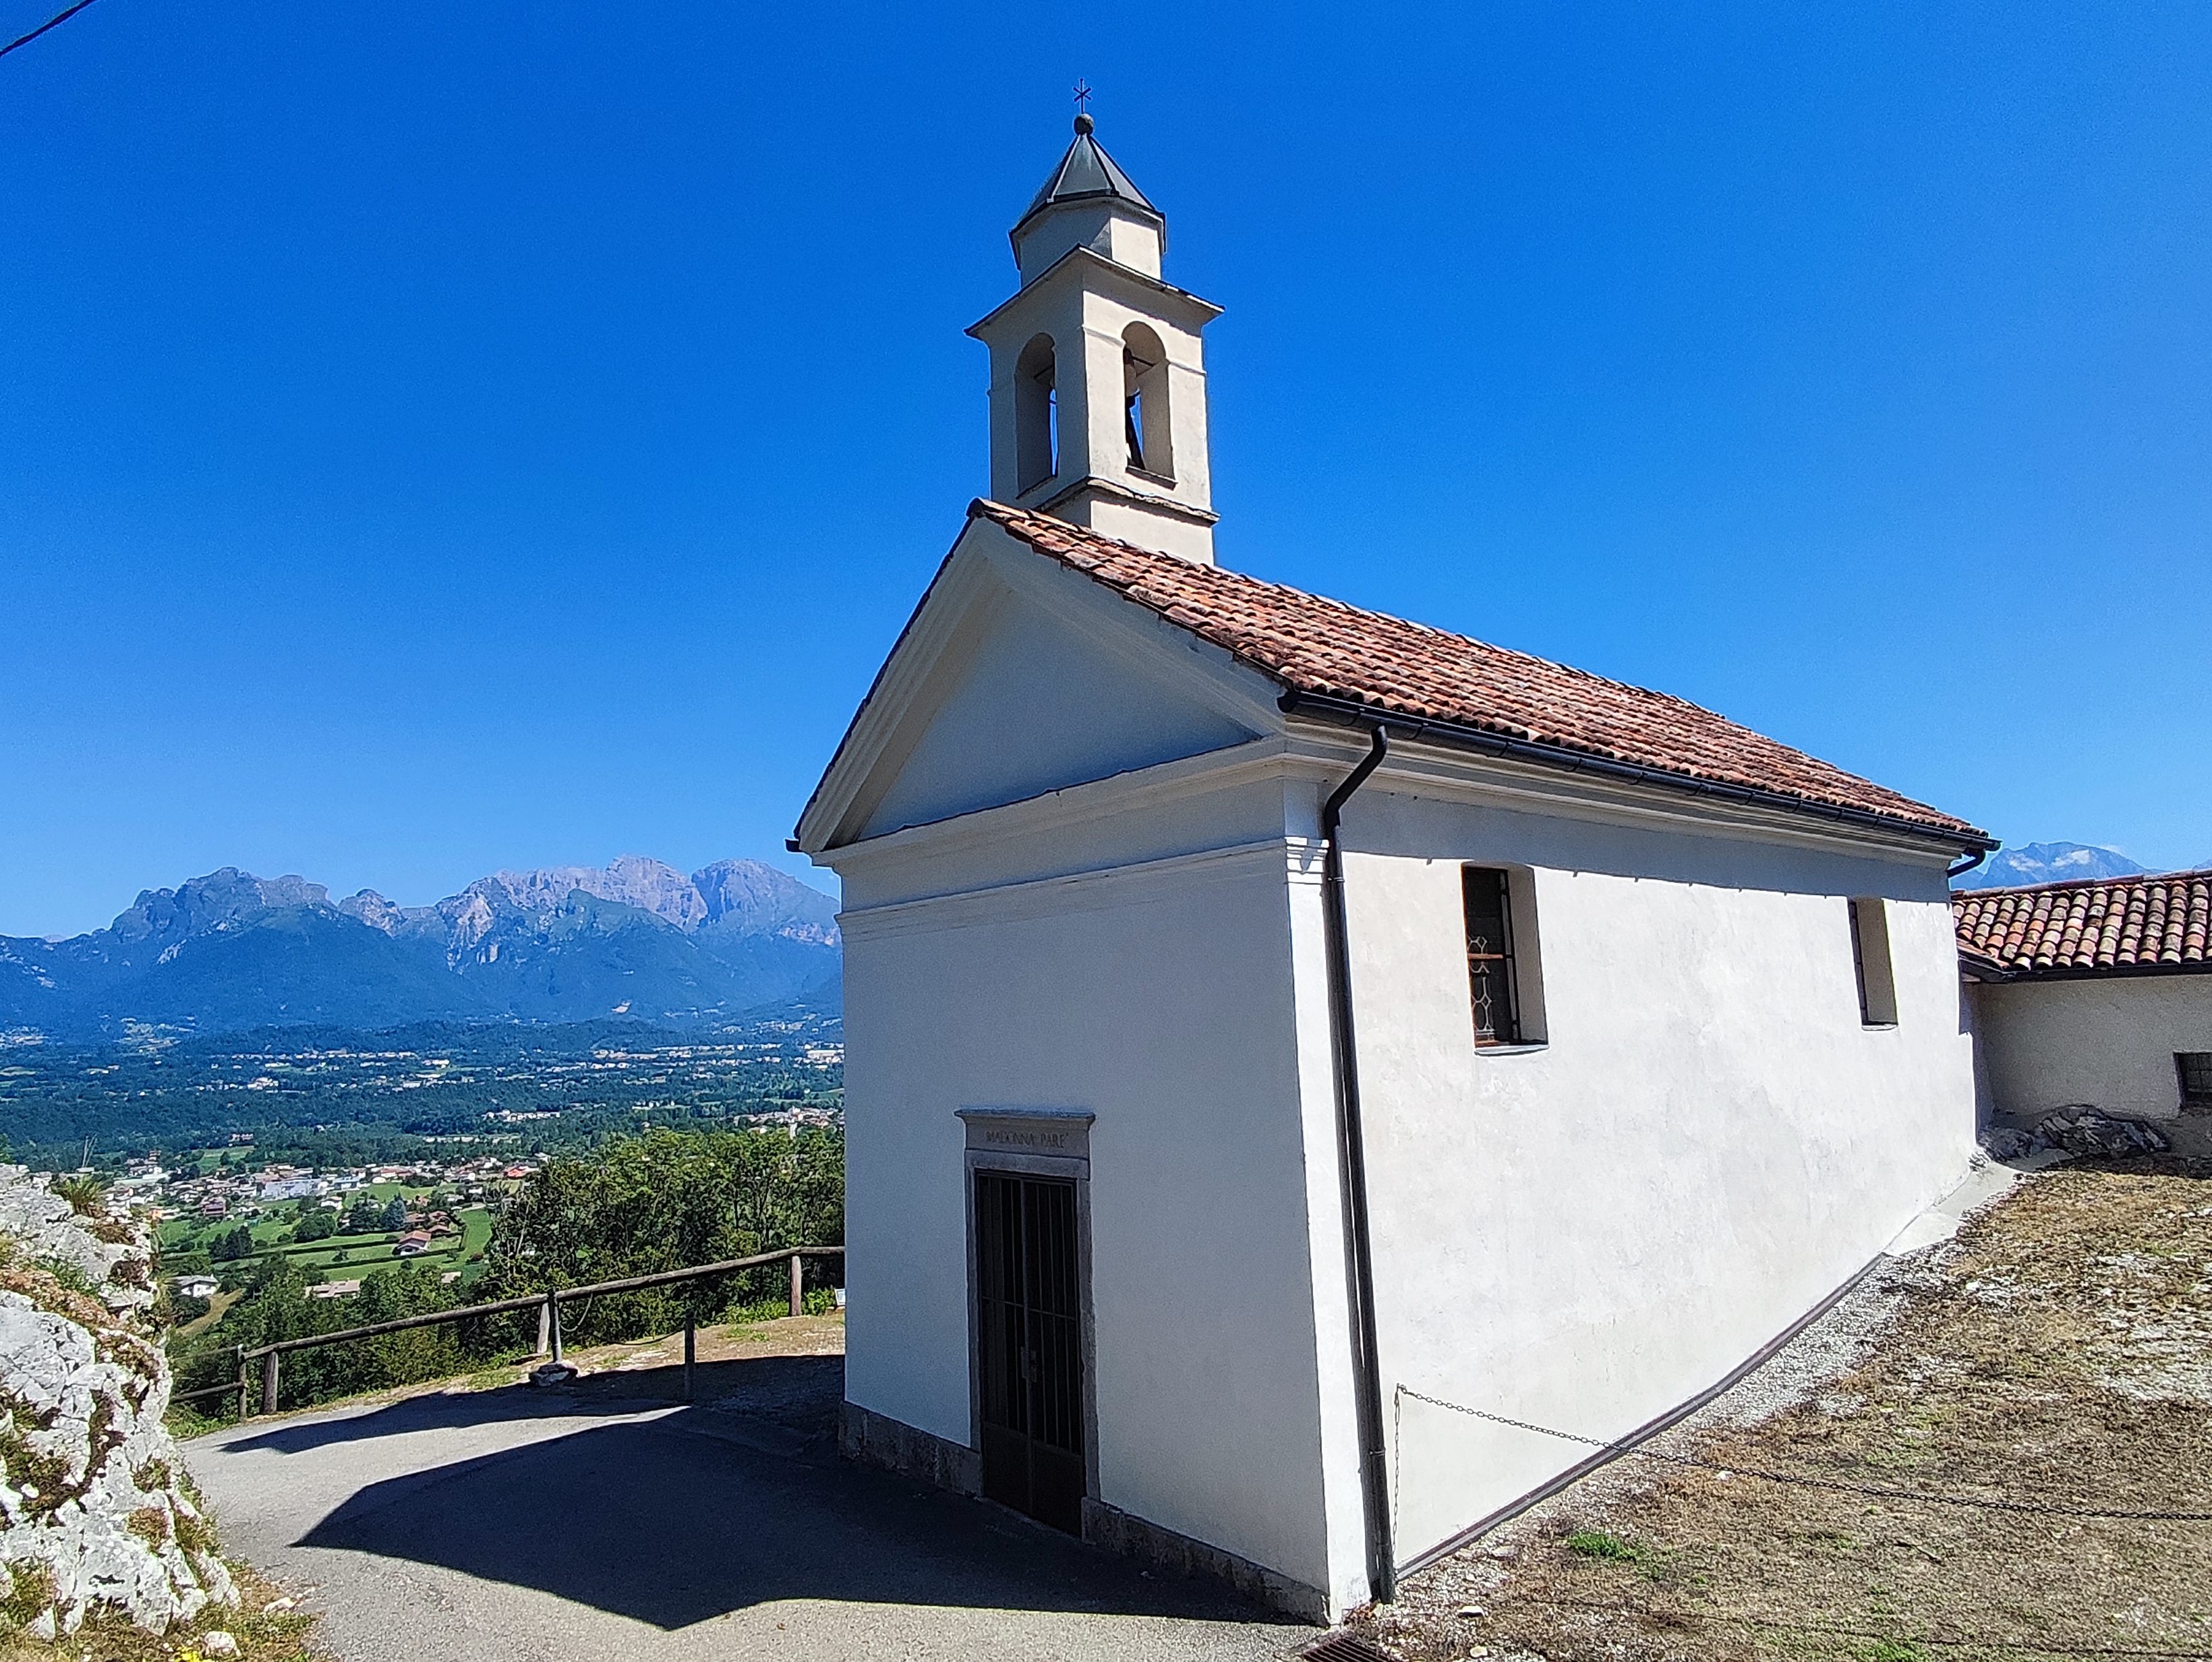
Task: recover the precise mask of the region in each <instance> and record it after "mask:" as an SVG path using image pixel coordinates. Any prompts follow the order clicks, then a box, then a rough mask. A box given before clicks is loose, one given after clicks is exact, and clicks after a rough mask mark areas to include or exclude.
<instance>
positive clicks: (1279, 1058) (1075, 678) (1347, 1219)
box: [793, 118, 1993, 1620]
mask: <svg viewBox="0 0 2212 1662" xmlns="http://www.w3.org/2000/svg"><path fill="white" fill-rule="evenodd" d="M1012 240H1013V252H1014V263H1015V265H1016V268H1017V271H1018V279H1019V280H1018V286H1017V288H1016V289H1015V292H1014V294H1013V295H1012V297H1011V298H1010V299H1008V300H1007V301H1006V302H1005V303H1004V304H1003V305H1001V306H1000V307H998V309H997V310H995V311H994V312H992V313H991V314H989V315H988V316H987V317H986V318H984V319H983V320H981V322H979V323H977V324H976V325H975V326H974V327H973V328H972V329H971V330H970V331H969V332H970V333H971V334H972V335H974V336H975V338H977V339H979V340H981V342H982V343H983V344H984V345H985V346H986V347H987V349H988V351H989V354H990V429H991V432H990V482H991V483H990V496H989V497H988V498H987V499H984V500H979V501H977V502H973V503H971V504H970V505H969V509H968V516H967V521H966V524H965V526H964V527H963V529H962V530H961V532H960V534H959V536H958V538H957V539H956V540H955V542H954V543H953V545H952V549H951V553H950V554H949V555H948V556H947V557H946V558H945V563H944V565H943V566H942V568H941V569H939V572H938V574H937V575H936V577H935V579H934V580H933V581H932V583H931V584H930V586H929V589H928V592H927V594H924V595H923V596H922V599H921V604H920V605H919V606H917V608H916V609H915V613H914V616H913V618H912V619H911V621H910V622H909V623H908V625H907V627H906V630H905V632H904V633H903V634H902V636H900V638H899V640H898V642H897V644H896V647H895V648H893V650H892V652H891V655H890V660H889V661H887V662H886V663H885V664H884V667H883V669H882V671H881V673H879V674H878V678H877V679H876V683H875V685H874V686H873V687H872V690H871V691H870V692H869V694H868V696H867V698H866V702H865V703H863V704H862V705H861V707H860V711H859V713H858V714H857V715H855V716H854V719H853V722H852V726H851V728H850V729H849V731H848V733H847V734H846V736H845V738H844V740H843V742H842V744H841V746H839V748H838V750H837V752H836V757H835V758H833V759H832V760H831V762H830V764H829V769H828V771H827V772H826V773H825V774H824V775H823V779H822V782H821V783H820V785H819V786H818V787H817V789H816V792H815V794H814V796H813V798H812V800H811V801H810V802H809V803H808V804H807V807H806V809H805V814H804V817H803V818H802V819H801V820H800V822H799V828H798V832H797V835H796V837H794V839H793V846H794V847H795V848H798V849H803V850H804V851H805V853H807V854H808V855H811V857H812V858H813V859H814V860H815V861H817V862H819V863H820V864H823V865H825V866H828V867H830V868H834V869H835V870H836V873H837V874H838V876H839V878H840V879H841V880H842V885H843V893H844V910H843V915H842V927H843V930H844V934H845V942H846V947H845V953H846V957H845V999H846V1015H845V1021H846V1038H847V1047H848V1064H847V1076H846V1077H847V1106H846V1123H847V1136H848V1168H847V1171H848V1271H847V1274H848V1288H849V1292H850V1300H851V1302H850V1313H849V1324H848V1361H847V1373H846V1395H847V1398H848V1403H847V1408H846V1425H845V1441H846V1446H847V1448H848V1452H852V1453H854V1454H855V1455H856V1456H859V1457H860V1458H868V1459H872V1460H877V1461H880V1462H883V1463H884V1464H890V1465H893V1466H896V1467H897V1468H899V1469H901V1470H905V1471H908V1472H911V1473H915V1474H918V1475H921V1476H927V1477H929V1478H931V1479H933V1480H934V1481H936V1482H941V1483H944V1484H946V1485H949V1486H951V1487H953V1488H958V1489H961V1490H963V1491H966V1492H969V1493H972V1494H976V1495H981V1496H982V1497H984V1498H985V1499H987V1500H988V1501H994V1502H997V1503H1000V1504H1003V1505H1005V1506H1007V1507H1013V1508H1016V1509H1018V1510H1019V1511H1021V1512H1024V1513H1028V1514H1029V1515H1030V1516H1031V1517H1033V1518H1035V1519H1038V1520H1040V1521H1041V1522H1042V1523H1043V1524H1046V1525H1050V1526H1053V1527H1055V1528H1059V1529H1063V1530H1066V1531H1071V1532H1073V1533H1076V1534H1079V1535H1082V1536H1084V1537H1086V1538H1089V1539H1091V1540H1094V1541H1097V1542H1100V1543H1103V1544H1106V1545H1109V1546H1111V1547H1114V1548H1117V1549H1121V1550H1126V1551H1132V1552H1137V1553H1141V1554H1146V1555H1152V1556H1155V1557H1158V1558H1160V1559H1163V1560H1165V1561H1168V1562H1173V1563H1176V1564H1178V1565H1181V1566H1183V1567H1186V1568H1195V1569H1200V1570H1203V1571H1208V1572H1211V1573H1214V1574H1221V1575H1224V1576H1226V1577H1228V1578H1230V1579H1231V1580H1234V1581H1236V1582H1237V1583H1238V1584H1239V1585H1241V1586H1244V1587H1245V1588H1247V1590H1248V1591H1250V1592H1253V1593H1254V1594H1255V1595H1256V1596H1258V1597H1260V1598H1264V1599H1266V1600H1267V1601H1268V1602H1270V1603H1271V1604H1274V1605H1276V1606H1278V1607H1279V1608H1282V1609H1285V1610H1292V1611H1296V1612H1298V1613H1300V1614H1303V1615H1305V1616H1310V1617H1312V1618H1314V1619H1317V1620H1326V1619H1332V1618H1334V1616H1337V1615H1338V1614H1340V1612H1342V1611H1343V1610H1346V1609H1347V1608H1349V1607H1352V1606H1354V1605H1357V1604H1361V1603H1364V1602H1365V1601H1367V1600H1369V1599H1370V1598H1388V1597H1389V1596H1390V1593H1391V1591H1392V1589H1393V1587H1394V1586H1395V1578H1396V1577H1397V1576H1399V1575H1401V1574H1405V1573H1406V1572H1407V1571H1408V1570H1409V1569H1411V1568H1414V1567H1417V1566H1419V1565H1420V1564H1423V1563H1425V1562H1429V1561H1430V1560H1431V1559H1433V1558H1435V1557H1436V1556H1437V1555H1440V1554H1442V1553H1443V1552H1444V1551H1447V1550H1449V1549H1450V1548H1451V1547H1452V1546H1454V1545H1455V1544H1456V1543H1459V1542H1460V1541H1462V1540H1464V1539H1466V1538H1468V1537H1469V1536H1470V1535H1471V1534H1472V1533H1474V1532H1475V1531H1480V1529H1482V1528H1484V1527H1486V1525H1488V1524H1489V1523H1490V1522H1492V1521H1494V1520H1496V1519H1499V1518H1501V1517H1503V1516H1505V1515H1508V1514H1510V1513H1511V1512H1512V1511H1513V1510H1514V1509H1515V1508H1516V1507H1518V1506H1520V1505H1522V1504H1524V1503H1525V1502H1526V1501H1528V1499H1529V1497H1531V1496H1533V1495H1538V1494H1541V1493H1542V1492H1543V1491H1544V1490H1545V1489H1546V1488H1547V1485H1550V1484H1553V1483H1554V1482H1556V1481H1557V1480H1558V1479H1559V1477H1560V1476H1561V1475H1562V1474H1563V1473H1564V1472H1565V1471H1567V1470H1570V1469H1571V1468H1572V1467H1574V1466H1575V1465H1576V1464H1577V1462H1578V1461H1579V1460H1581V1459H1582V1458H1583V1456H1584V1455H1586V1454H1587V1452H1588V1450H1587V1449H1585V1448H1583V1447H1578V1446H1575V1445H1571V1444H1567V1443H1563V1442H1560V1441H1558V1440H1552V1439H1547V1438H1546V1437H1542V1436H1539V1435H1536V1434H1532V1433H1529V1432H1528V1431H1525V1430H1522V1429H1518V1428H1515V1427H1512V1426H1509V1425H1504V1424H1501V1423H1498V1421H1500V1420H1516V1421H1526V1422H1534V1423H1537V1424H1541V1425H1545V1426H1549V1427H1555V1428H1565V1429H1566V1430H1568V1431H1571V1432H1573V1433H1576V1434H1580V1435H1583V1436H1588V1437H1594V1438H1601V1439H1612V1438H1617V1437H1620V1436H1623V1435H1626V1434H1632V1433H1634V1432H1635V1431H1637V1430H1638V1428H1643V1427H1645V1426H1647V1425H1649V1424H1650V1423H1651V1422H1655V1421H1657V1420H1661V1419H1662V1418H1664V1417H1665V1416H1667V1415H1670V1414H1672V1413H1674V1412H1675V1411H1677V1410H1678V1409H1680V1408H1681V1407H1682V1406H1683V1405H1684V1404H1686V1403H1692V1402H1693V1401H1695V1400H1697V1399H1698V1398H1699V1397H1700V1395H1701V1393H1704V1392H1705V1391H1708V1390H1710V1389H1711V1387H1712V1386H1713V1385H1715V1384H1716V1383H1717V1382H1718V1381H1720V1380H1722V1379H1724V1378H1726V1377H1727V1376H1728V1375H1729V1373H1731V1372H1732V1371H1733V1370H1735V1369H1736V1368H1737V1367H1740V1366H1741V1364H1742V1363H1743V1362H1744V1361H1746V1360H1747V1359H1748V1358H1751V1357H1753V1355H1757V1354H1758V1353H1759V1352H1760V1350H1761V1348H1762V1347H1764V1346H1765V1345H1767V1344H1768V1343H1769V1342H1771V1341H1772V1340H1773V1339H1774V1338H1776V1337H1777V1336H1778V1335H1780V1334H1783V1333H1784V1332H1786V1331H1788V1330H1790V1328H1791V1327H1792V1326H1793V1324H1796V1323H1799V1322H1800V1321H1802V1319H1803V1318H1805V1317H1806V1316H1807V1314H1808V1312H1812V1311H1814V1310H1815V1309H1816V1308H1817V1307H1819V1306H1820V1305H1821V1304H1822V1302H1823V1301H1824V1300H1826V1299H1827V1298H1829V1297H1830V1296H1831V1295H1832V1294H1833V1293H1834V1292H1835V1291H1836V1290H1837V1289H1838V1288H1841V1287H1843V1286H1844V1284H1846V1283H1847V1282H1850V1280H1851V1278H1852V1277H1853V1276H1854V1275H1856V1274H1857V1272H1858V1271H1859V1270H1860V1269H1862V1268H1863V1266H1864V1265H1865V1264H1866V1263H1868V1262H1869V1260H1870V1259H1871V1258H1873V1257H1874V1256H1875V1254H1876V1253H1878V1252H1879V1251H1880V1250H1881V1247H1882V1246H1883V1245H1884V1244H1885V1243H1887V1241H1889V1240H1890V1239H1892V1238H1893V1236H1894V1235H1896V1234H1897V1233H1898V1232H1899V1229H1900V1228H1902V1227H1904V1226H1905V1225H1906V1224H1907V1223H1908V1222H1909V1221H1911V1220H1912V1219H1913V1218H1914V1217H1915V1216H1916V1215H1917V1214H1918V1213H1919V1212H1920V1211H1921V1210H1922V1208H1924V1207H1926V1206H1927V1205H1929V1203H1930V1202H1932V1201H1934V1200H1936V1199H1937V1198H1938V1197H1940V1196H1942V1195H1944V1194H1945V1193H1946V1192H1948V1190H1950V1189H1951V1188H1952V1187H1953V1186H1954V1184H1956V1183H1957V1181H1958V1180H1959V1178H1960V1177H1961V1176H1962V1175H1963V1174H1964V1172H1966V1168H1967V1166H1968V1164H1969V1161H1970V1160H1971V1159H1972V1157H1973V1155H1974V1153H1975V1141H1974V1134H1975V1092H1974V1066H1973V1057H1972V1050H1971V1041H1970V1039H1969V1038H1968V1037H1967V1035H1966V1032H1964V1031H1963V1029H1962V1022H1961V1011H1960V981H1959V973H1958V959H1957V953H1956V949H1955V947H1954V937H1953V926H1952V917H1951V909H1950V904H1949V899H1948V892H1947V885H1946V877H1945V873H1946V868H1947V867H1948V865H1949V864H1950V863H1951V862H1953V861H1956V860H1958V859H1959V858H1960V856H1962V855H1966V856H1972V855H1975V854H1977V853H1978V852H1979V851H1981V850H1984V849H1987V848H1989V847H1991V846H1993V844H1992V843H1991V842H1990V838H1989V837H1986V836H1985V835H1984V833H1983V832H1982V831H1978V830H1977V829H1975V828H1974V827H1973V826H1972V825H1967V824H1966V823H1965V822H1963V821H1961V820H1960V819H1954V818H1953V817H1951V816H1950V815H1948V814H1946V813H1940V812H1938V811H1937V810H1936V809H1934V808H1931V807H1924V806H1923V805H1922V804H1920V803H1918V802H1916V801H1910V800H1908V799H1907V798H1905V797H1903V796H1900V795H1899V794H1896V793H1894V792H1892V791H1889V790H1886V789H1884V788H1881V786H1878V785H1875V784H1872V783H1870V782H1868V781H1866V780H1864V779H1861V778H1857V777H1855V776H1852V775H1850V774H1847V773H1844V772H1843V771H1841V770H1838V769H1837V768H1834V767H1831V766H1829V765H1828V764H1826V763H1823V762H1820V761H1817V760H1815V759H1814V758H1812V757H1809V756H1807V755H1804V754H1802V752H1797V751H1795V750H1792V749H1790V748H1789V747H1787V746H1784V745H1780V744H1778V743H1776V742H1774V741H1773V740H1768V739H1765V738H1762V737H1761V736H1759V734H1754V733H1752V732H1749V731H1747V729H1745V728H1741V727H1738V726H1736V725H1735V724H1734V723H1733V722H1730V721H1726V720H1724V719H1723V718H1722V717H1720V716H1718V715H1714V714H1712V713H1711V712H1710V711H1708V710H1705V709H1699V708H1698V707H1697V706H1695V705H1692V704H1689V703H1683V702H1681V701H1680V700H1678V699H1675V698H1671V697H1667V696H1665V695H1664V694H1662V693H1656V692H1650V691H1644V690H1643V689H1640V688H1637V687H1632V686H1627V685H1622V684H1620V683H1619V682H1614V681H1609V680H1606V679H1601V678H1600V677H1598V676H1595V675H1590V674H1586V673H1583V672H1581V671H1578V670H1573V669H1569V668H1565V667H1562V666H1560V665H1558V664H1553V663H1549V662H1546V661H1542V660H1541V659H1536V658H1533V657H1528V656H1526V655H1524V654H1520V653H1516V652H1512V651H1508V650H1505V649H1504V648H1498V647H1493V646H1489V645H1486V644H1484V643H1483V642H1480V641H1476V640H1472V639H1468V638H1465V637H1462V636H1456V635H1451V634H1447V633H1444V632H1443V631H1441V630H1435V629H1431V628H1427V627H1425V626H1423V625H1421V624H1413V623H1407V622H1403V621H1401V620H1399V619H1397V618H1389V617H1384V616H1381V615H1379V614H1376V613H1374V612H1364V611H1361V610H1358V609H1357V608H1355V607H1352V606H1346V605H1343V604H1341V603H1340V602H1337V601H1334V600H1325V599H1322V598H1319V597H1316V596H1314V595H1311V594H1302V593H1300V592H1298V591H1297V590H1295V589H1291V588H1286V587H1281V586H1279V585H1277V584H1274V583H1270V582H1267V581H1261V580H1260V579H1258V578H1256V577H1251V576H1247V575H1243V574H1242V573H1239V572H1237V571H1232V570H1229V569H1224V568H1223V567H1221V566H1219V565H1218V564H1217V563H1215V561H1214V555H1213V538H1212V527H1213V525H1214V521H1215V514H1214V512H1213V508H1212V492H1211V488H1210V481H1209V478H1208V472H1207V466H1206V363H1205V352H1204V339H1203V338H1204V333H1205V330H1206V325H1207V324H1208V323H1209V322H1210V321H1211V320H1212V319H1213V318H1214V317H1215V316H1217V315H1218V307H1215V306H1213V305H1212V303H1211V302H1209V301H1204V300H1201V299H1200V298H1199V297H1197V296H1196V295H1191V294H1188V293H1187V292H1185V291H1184V290H1182V289H1178V288H1176V287H1175V286H1174V285H1173V284H1172V283H1170V282H1169V281H1168V280H1167V278H1166V277H1165V275H1164V271H1165V267H1164V263H1163V262H1164V254H1165V253H1166V249H1167V223H1166V221H1165V219H1164V216H1162V214H1161V213H1160V211H1159V210H1158V209H1157V208H1156V207H1155V206H1154V205H1153V204H1152V203H1151V202H1150V201H1149V200H1148V199H1147V198H1146V197H1145V195H1144V193H1143V192H1140V191H1139V189H1138V188H1137V186H1135V185H1134V184H1133V183H1132V182H1131V180H1129V178H1128V176H1127V174H1124V173H1123V172H1122V171H1121V168H1120V167H1116V166H1115V163H1114V162H1113V161H1112V160H1111V159H1109V157H1108V155H1106V153H1105V151H1104V150H1103V149H1101V148H1100V146H1099V144H1098V143H1097V139H1096V137H1094V135H1093V133H1092V131H1091V123H1090V121H1089V119H1087V118H1079V119H1078V121H1077V123H1076V135H1075V140H1074V143H1073V144H1072V145H1071V146H1070V147H1069V149H1068V150H1067V153H1066V155H1065V156H1064V157H1062V158H1061V160H1060V163H1059V165H1058V166H1057V167H1054V169H1053V171H1052V174H1051V176H1050V177H1049V178H1048V180H1047V181H1046V183H1045V186H1044V188H1043V189H1042V191H1040V192H1038V194H1037V196H1036V199H1035V200H1034V201H1033V202H1031V203H1030V206H1029V208H1028V210H1027V211H1026V212H1025V213H1024V215H1023V216H1022V217H1021V219H1020V221H1019V222H1018V223H1017V224H1016V225H1015V227H1014V229H1013V234H1012ZM1441 1404H1451V1405H1454V1406H1450V1407H1446V1406H1441ZM1470 1409H1471V1410H1474V1412H1472V1413H1470V1412H1468V1411H1466V1410H1470ZM1479 1415H1492V1416H1495V1417H1494V1418H1482V1417H1478V1416H1479Z"/></svg>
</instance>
